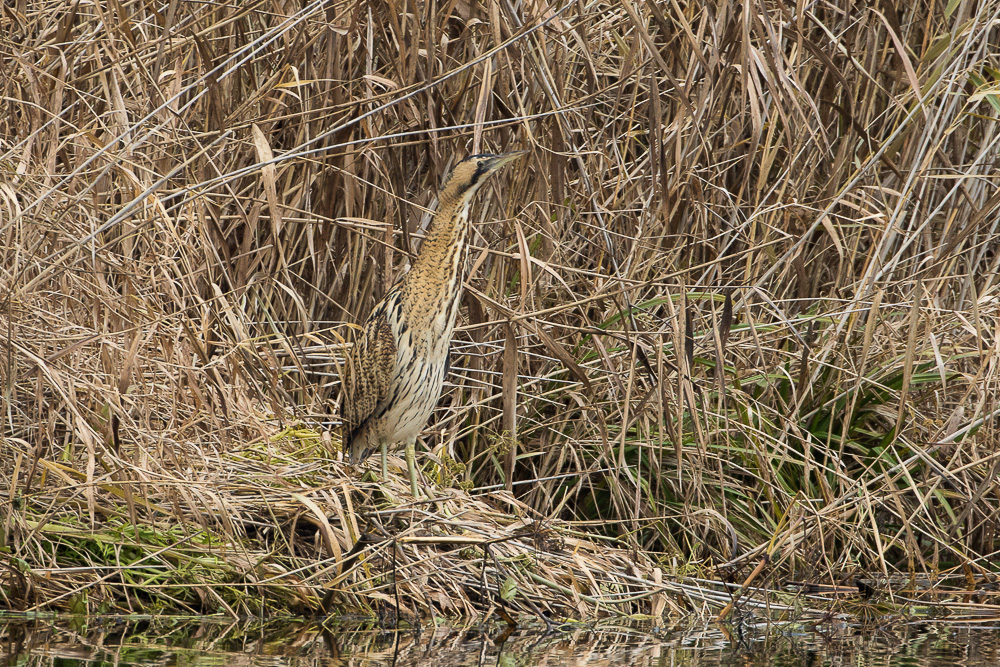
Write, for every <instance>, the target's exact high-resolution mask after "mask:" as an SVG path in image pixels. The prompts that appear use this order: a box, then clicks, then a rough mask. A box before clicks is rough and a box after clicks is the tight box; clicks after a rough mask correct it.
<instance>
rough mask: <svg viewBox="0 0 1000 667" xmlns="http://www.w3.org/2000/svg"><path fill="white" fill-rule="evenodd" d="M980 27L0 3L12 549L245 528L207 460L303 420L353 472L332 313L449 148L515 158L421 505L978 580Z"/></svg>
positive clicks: (862, 7) (910, 16)
mask: <svg viewBox="0 0 1000 667" xmlns="http://www.w3.org/2000/svg"><path fill="white" fill-rule="evenodd" d="M998 15H1000V3H997V2H990V1H986V2H958V3H955V2H952V3H940V2H938V3H908V2H899V1H895V2H894V1H891V0H887V1H885V2H877V3H872V4H859V3H854V2H847V1H838V2H810V3H807V2H798V3H793V4H789V3H781V2H745V3H734V2H725V1H722V2H712V3H702V2H687V3H678V2H654V1H649V2H644V3H640V2H634V1H633V0H623V1H622V2H612V3H608V2H590V3H585V2H580V3H566V4H562V5H559V4H549V3H547V2H546V1H545V0H531V1H530V2H523V3H508V2H486V3H474V2H467V1H466V0H455V1H454V2H449V3H438V2H418V3H395V2H377V1H368V2H358V3H354V2H336V1H333V0H327V1H323V0H317V1H315V2H310V3H283V2H280V1H277V2H270V3H263V2H254V3H248V4H241V3H236V4H218V3H215V4H201V3H179V2H172V3H168V4H166V5H163V6H160V5H155V4H151V3H147V2H140V1H138V0H136V1H123V2H112V3H107V4H104V3H98V4H91V3H82V2H70V1H68V0H67V1H64V0H51V1H50V2H46V3H26V4H19V3H15V4H14V5H13V6H8V7H6V8H5V9H4V10H3V13H2V15H0V35H2V37H0V49H2V58H3V67H2V68H0V100H2V105H3V113H2V114H0V170H2V172H0V234H2V238H3V247H4V260H3V262H2V265H0V306H2V307H0V331H2V332H3V333H2V336H0V341H2V346H3V347H2V349H0V352H2V353H3V354H2V360H0V386H2V405H0V407H2V409H3V415H2V417H3V423H4V427H3V433H4V435H3V440H2V451H0V458H2V462H3V469H4V475H3V481H4V482H5V487H6V488H0V493H4V494H5V497H6V498H7V506H6V510H5V517H6V520H5V521H6V522H5V532H6V544H7V545H8V546H9V548H11V549H12V551H11V553H12V554H13V555H14V556H16V558H18V559H22V560H24V561H26V562H28V563H31V564H34V565H38V564H40V563H45V562H48V563H56V562H57V561H59V557H58V556H57V555H56V554H55V552H54V551H52V550H51V549H50V547H48V546H45V545H44V544H43V543H42V542H40V541H39V538H38V533H37V532H32V529H31V526H30V525H29V524H27V523H25V522H24V521H19V520H18V517H19V516H20V514H19V513H20V512H22V511H25V508H28V510H30V511H31V512H34V513H35V514H36V519H35V520H37V521H40V522H41V523H42V525H44V524H45V517H46V516H51V515H52V514H53V513H54V512H56V511H57V510H59V511H66V510H67V509H69V510H71V511H73V512H75V513H76V516H78V518H79V521H80V524H81V525H85V526H90V527H91V528H92V527H94V526H95V525H98V524H100V523H101V522H103V521H107V520H110V519H111V518H115V519H116V520H124V521H125V523H127V524H130V525H132V526H136V527H137V526H139V525H140V524H141V523H142V517H143V516H146V515H147V513H149V512H152V513H153V514H155V512H154V511H153V510H152V509H150V507H151V506H152V505H156V507H157V508H158V509H163V510H164V511H165V512H166V513H167V514H169V513H171V512H173V513H175V515H176V516H177V517H178V518H179V519H183V520H185V521H187V520H192V519H194V520H196V521H197V522H200V523H201V524H202V525H204V526H205V528H206V529H209V528H211V527H212V526H214V525H216V523H221V524H222V525H223V526H227V525H229V524H227V522H230V521H231V520H232V518H233V517H235V516H236V515H238V514H239V513H240V511H241V510H240V509H238V508H240V507H243V506H242V505H241V504H240V502H241V501H240V499H239V494H240V490H239V488H228V487H226V485H225V483H224V482H225V481H226V480H227V479H230V478H231V476H232V475H233V474H235V473H232V471H229V470H227V469H226V465H227V464H226V463H225V462H226V461H230V460H231V459H227V458H226V457H227V455H228V454H229V453H234V452H243V451H244V450H246V449H247V447H248V445H250V444H251V443H258V444H260V443H262V442H266V440H265V439H266V438H269V437H271V436H273V435H274V434H275V433H276V432H278V431H281V430H282V429H283V428H286V427H287V428H290V429H306V431H307V433H308V436H307V437H306V440H307V441H308V442H309V443H310V444H309V447H310V448H311V449H310V450H309V451H310V454H309V456H308V457H306V459H304V460H306V461H314V460H315V461H321V460H323V457H324V456H325V457H332V456H335V454H334V452H335V451H336V449H337V445H338V437H337V435H336V426H337V423H338V422H337V416H336V410H335V400H336V397H337V393H338V387H339V359H341V358H342V353H343V346H344V344H346V343H349V342H350V340H351V339H352V334H351V328H350V327H349V326H348V325H349V323H355V322H359V321H362V320H363V318H364V317H365V315H366V314H367V312H368V311H369V310H370V308H371V307H372V306H373V305H374V304H375V303H376V302H377V300H378V299H379V298H380V297H381V295H382V294H384V293H385V291H386V289H387V288H388V287H389V286H390V285H391V284H392V283H393V281H394V280H395V279H396V278H398V277H399V276H400V275H401V274H402V273H403V272H404V271H405V270H406V268H407V266H408V263H409V259H410V258H411V257H412V255H413V253H414V252H415V251H416V250H417V248H418V247H419V241H420V238H421V237H422V234H423V230H424V229H425V227H426V224H427V222H428V220H429V215H430V213H429V212H430V210H432V208H433V205H434V196H435V192H436V189H437V187H438V185H439V184H440V183H441V182H442V180H443V178H444V177H445V175H446V174H447V173H448V171H449V169H450V167H451V166H452V165H453V164H454V162H455V161H456V160H457V159H460V158H461V157H462V156H464V155H466V154H468V153H472V152H503V151H506V150H512V149H516V148H522V147H526V148H530V149H531V156H530V158H526V159H525V160H523V161H522V165H521V166H520V168H518V169H517V170H510V171H508V172H507V173H504V174H501V175H500V176H499V177H497V178H495V179H494V180H493V181H491V183H490V184H489V185H487V186H486V187H485V188H484V191H483V194H481V195H480V198H479V202H478V203H477V205H476V206H475V208H474V211H473V214H472V216H471V217H472V221H473V227H474V231H473V239H474V247H473V248H472V250H471V252H470V256H469V268H470V273H469V275H468V282H467V285H468V289H467V290H466V292H465V296H464V297H463V311H462V315H461V323H462V326H461V328H460V330H459V332H458V334H457V337H456V341H455V342H454V343H453V354H452V367H453V373H452V375H451V376H450V385H449V387H448V391H447V394H446V396H445V397H444V398H443V400H442V402H441V406H440V409H439V410H438V412H437V413H436V415H435V418H434V420H433V424H432V425H431V427H430V428H429V430H428V432H427V437H426V438H425V441H424V442H425V444H426V448H427V451H425V453H424V456H423V458H422V462H423V463H422V470H423V474H424V475H425V476H426V477H427V478H428V479H430V480H433V481H434V482H435V483H437V484H439V485H441V487H442V488H447V487H449V486H455V487H463V488H465V489H467V490H469V491H470V493H471V494H472V495H479V494H488V493H490V492H491V490H492V489H498V488H504V487H506V488H509V489H510V490H511V491H512V493H513V495H514V496H515V497H516V498H518V499H519V500H520V501H521V502H523V503H524V504H525V507H530V508H531V510H532V511H533V512H535V513H537V514H536V516H538V517H544V518H547V519H563V520H576V521H581V522H583V523H582V524H581V525H583V526H586V527H589V529H590V530H592V531H594V532H595V533H604V534H610V535H613V536H617V537H619V539H620V540H621V541H622V543H623V544H627V545H630V546H632V547H635V548H638V549H642V550H649V551H650V552H652V554H653V557H654V558H662V559H664V562H667V559H670V558H672V559H674V561H673V562H675V563H676V562H677V559H678V558H679V559H680V561H681V562H688V561H690V562H691V563H692V564H693V565H718V564H721V563H727V562H728V563H730V564H738V563H741V562H745V561H743V560H741V559H743V558H744V557H746V556H753V557H756V556H757V555H758V554H760V553H762V552H764V551H767V552H768V553H769V554H770V555H771V556H772V561H771V567H772V571H774V572H778V573H782V574H789V575H793V576H795V577H798V578H810V577H813V578H820V579H824V580H833V581H840V580H843V579H846V578H848V577H850V576H852V575H855V574H857V573H867V574H879V573H881V574H883V575H888V574H892V573H896V572H906V573H910V574H914V575H916V574H920V575H922V576H923V575H929V576H934V577H936V576H938V575H939V574H941V573H947V571H948V570H949V569H950V568H955V571H957V572H962V573H967V574H968V575H969V576H970V577H973V578H974V577H975V576H977V575H978V574H980V573H984V572H987V571H989V572H992V571H994V570H995V566H994V565H992V563H993V561H995V554H996V552H997V549H998V546H1000V541H998V535H997V517H998V516H1000V481H998V480H1000V477H998V470H1000V468H998V466H1000V447H998V440H997V432H996V427H997V414H998V410H1000V407H998V405H997V400H996V397H997V382H998V379H1000V371H998V361H1000V345H998V343H997V332H998V331H1000V329H998V325H1000V319H998V305H1000V299H998V297H1000V292H998V286H997V284H996V283H997V281H996V275H997V267H998V262H1000V253H998V245H997V224H998V219H1000V218H998V216H997V208H998V204H1000V191H998V189H997V185H996V170H997V164H996V155H997V150H996V145H997V142H998V140H1000V133H998V124H997V117H998V114H1000V92H998V86H1000V62H998V61H997V49H996V45H997V43H998V37H1000V35H998V28H997V22H996V21H997V18H998ZM286 433H287V431H286ZM314 435H315V439H313V436H314ZM315 448H323V450H324V451H325V452H326V454H324V455H323V456H318V457H317V454H316V451H317V450H316V449H315ZM251 450H252V447H251ZM286 453H287V452H286ZM241 455H242V454H241ZM270 455H271V454H266V455H263V454H262V455H261V456H263V457H264V458H265V459H266V458H267V457H268V456H270ZM293 459H294V457H293ZM286 463H287V462H286ZM287 465H288V466H289V467H287V468H282V469H281V470H280V471H278V473H277V474H279V475H281V474H289V475H293V473H294V475H298V474H299V473H300V472H301V471H296V470H295V469H294V465H293V464H291V463H287ZM303 466H304V468H305V469H308V470H306V471H305V472H302V473H301V474H302V475H304V476H305V477H303V479H305V478H306V477H308V479H309V481H308V484H319V485H321V486H322V485H331V486H332V485H340V484H342V483H347V484H350V482H349V480H350V479H356V477H354V478H351V477H349V474H351V473H350V471H347V470H346V469H345V468H343V467H342V466H340V465H330V466H326V467H323V466H321V467H320V468H309V464H308V463H303ZM255 471H256V469H255ZM320 472H322V474H321V475H320ZM307 473H308V474H307ZM254 474H263V473H258V472H255V473H254ZM354 474H356V473H354ZM294 475H293V476H294ZM316 475H319V476H318V477H316ZM186 479H197V480H199V481H200V482H201V483H204V484H205V485H206V486H204V487H201V486H195V487H186V486H184V485H183V484H180V483H179V482H180V481H182V480H186ZM168 480H169V481H170V484H169V485H168V484H167V481H168ZM303 484H306V482H303ZM214 485H218V486H214ZM344 488H345V489H346V488H347V487H344ZM109 494H110V495H109ZM108 502H112V504H113V503H114V502H120V503H121V512H123V513H124V514H123V515H118V514H115V516H114V517H111V516H110V515H109V512H111V511H110V510H108V509H107V503H108ZM331 502H332V501H331ZM299 507H300V508H301V506H299ZM330 511H332V510H330ZM116 512H117V510H116ZM112 513H114V512H112ZM229 514H232V515H233V517H230V516H228V515H229ZM39 517H40V518H39ZM242 518H243V519H246V516H245V515H244V516H243V517H242ZM257 519H259V520H260V521H261V522H262V523H265V524H266V523H267V522H268V520H269V519H268V518H267V517H257ZM272 519H273V517H272ZM229 527H230V528H231V526H229ZM244 530H245V529H244ZM262 530H263V529H262ZM236 532H239V530H237V531H236ZM348 532H350V534H351V535H352V536H354V537H355V538H356V537H357V535H356V534H355V533H354V532H352V531H348ZM189 539H192V540H194V539H195V538H194V534H193V533H192V534H190V537H189ZM198 539H200V538H198ZM46 544H48V543H46ZM345 546H349V545H345ZM327 547H328V548H331V549H332V546H331V545H330V544H329V543H328V544H327ZM754 562H756V561H754ZM175 563H176V561H175ZM203 565H204V564H203ZM712 571H714V570H712ZM973 580H974V579H970V581H973ZM289 595H294V594H293V593H291V592H290V593H289ZM661 609H662V606H661Z"/></svg>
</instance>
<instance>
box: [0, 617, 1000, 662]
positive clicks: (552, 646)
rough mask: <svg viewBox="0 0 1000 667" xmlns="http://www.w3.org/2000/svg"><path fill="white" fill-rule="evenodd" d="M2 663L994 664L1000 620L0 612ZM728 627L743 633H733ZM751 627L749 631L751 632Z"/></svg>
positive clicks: (999, 641)
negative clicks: (290, 617)
mask: <svg viewBox="0 0 1000 667" xmlns="http://www.w3.org/2000/svg"><path fill="white" fill-rule="evenodd" d="M0 627H2V635H0V637H2V642H3V643H2V649H0V650H2V657H3V660H4V662H3V664H4V665H7V666H13V665H17V666H18V667H21V666H27V665H53V666H56V667H75V666H78V665H79V666H84V665H86V666H93V665H116V666H122V667H124V666H127V665H163V666H173V665H183V666H185V667H188V666H190V667H199V666H201V665H206V666H211V667H228V666H234V667H235V666H239V667H246V666H254V665H262V666H267V667H273V666H279V665H288V666H289V667H306V666H310V667H312V666H316V667H334V666H336V665H393V664H395V665H433V666H434V667H449V666H451V665H500V666H508V665H510V666H514V665H518V666H521V665H524V666H534V665H546V666H549V665H584V664H587V665H620V664H628V665H670V666H674V665H695V666H707V665H711V666H717V665H734V666H735V665H739V666H740V667H750V666H756V665H777V666H789V667H791V666H795V667H807V666H808V667H812V666H821V665H830V666H840V665H879V666H884V667H890V666H892V667H895V666H899V667H902V666H904V665H905V666H906V667H930V666H934V667H938V666H947V667H955V666H957V665H962V666H963V667H978V666H981V665H991V666H992V665H1000V627H992V626H982V625H980V626H975V627H960V626H947V625H929V624H920V625H909V624H905V623H897V624H896V625H895V626H894V627H892V628H883V629H866V630H860V629H857V628H851V627H846V626H841V627H819V628H815V629H811V630H808V631H807V630H805V629H803V628H801V627H800V628H795V627H789V626H778V625H773V624H772V625H761V626H744V627H742V628H740V629H737V628H735V627H733V626H718V625H711V624H707V625H698V626H687V627H678V626H671V627H653V626H651V625H648V624H631V625H630V624H623V623H617V624H614V625H607V624H605V625H601V626H596V627H581V626H576V627H573V626H563V627H562V628H561V629H560V631H559V632H556V633H545V632H544V629H543V628H521V629H517V630H514V631H508V630H507V629H506V627H505V626H502V625H500V626H493V625H491V626H489V627H486V628H480V627H477V626H470V627H459V626H454V625H451V626H444V625H442V626H439V627H438V628H436V629H435V628H433V627H432V626H430V625H427V626H425V627H424V629H423V630H422V632H420V633H419V634H418V633H415V632H413V631H405V632H404V631H400V632H394V631H392V630H383V629H380V628H378V627H376V626H373V625H371V624H349V623H344V622H327V623H325V624H323V625H321V624H318V623H310V622H288V621H284V622H272V623H262V622H261V621H259V620H256V621H238V622H223V621H218V620H206V619H181V618H157V619H152V620H150V619H146V620H125V619H117V618H116V619H105V618H90V619H86V620H85V621H84V620H81V619H77V620H65V619H59V620H52V619H49V620H33V621H0ZM737 635H742V637H738V636H737ZM751 635H752V638H751Z"/></svg>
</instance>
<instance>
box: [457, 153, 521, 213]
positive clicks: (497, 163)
mask: <svg viewBox="0 0 1000 667" xmlns="http://www.w3.org/2000/svg"><path fill="white" fill-rule="evenodd" d="M527 152H528V151H516V152H514V153H505V154H503V155H490V154H488V153H482V154H480V155H470V156H469V157H467V158H465V159H464V160H462V161H461V162H459V163H458V164H457V165H455V169H454V170H452V172H451V176H450V177H449V178H448V182H447V183H445V186H444V189H443V191H442V195H441V198H442V199H444V198H446V197H448V196H451V197H456V198H460V199H465V200H466V201H468V200H469V199H470V198H471V197H472V195H474V194H475V193H476V190H478V189H479V187H480V186H481V185H482V184H483V183H485V182H486V179H487V177H488V176H489V175H490V174H492V173H493V172H495V171H496V170H497V169H499V168H500V167H502V166H504V165H505V164H507V163H508V162H511V161H513V160H516V159H517V158H519V157H521V156H522V155H524V154H526V153H527Z"/></svg>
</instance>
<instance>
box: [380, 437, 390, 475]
mask: <svg viewBox="0 0 1000 667" xmlns="http://www.w3.org/2000/svg"><path fill="white" fill-rule="evenodd" d="M381 444H382V481H383V482H387V481H389V463H388V462H387V461H386V456H387V455H388V453H389V443H388V442H386V441H385V440H383V441H382V443H381Z"/></svg>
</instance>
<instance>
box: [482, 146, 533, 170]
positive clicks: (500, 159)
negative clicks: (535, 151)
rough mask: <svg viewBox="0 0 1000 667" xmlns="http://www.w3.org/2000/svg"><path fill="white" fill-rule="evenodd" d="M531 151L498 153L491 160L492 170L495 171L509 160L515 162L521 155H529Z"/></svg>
mask: <svg viewBox="0 0 1000 667" xmlns="http://www.w3.org/2000/svg"><path fill="white" fill-rule="evenodd" d="M529 152H530V151H514V152H513V153H504V154H503V155H497V156H496V157H495V158H493V159H492V160H491V161H490V172H491V173H492V172H494V171H496V170H497V169H499V168H500V167H502V166H504V165H505V164H507V163H508V162H513V161H514V160H516V159H517V158H519V157H522V156H524V155H527V154H528V153H529Z"/></svg>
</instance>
